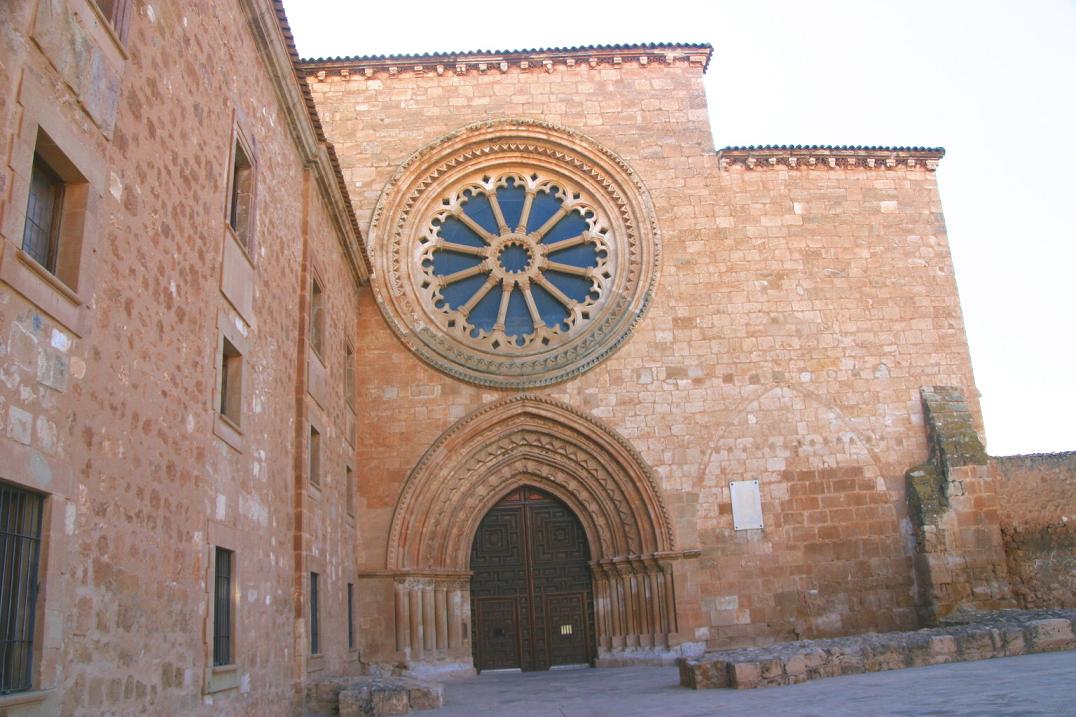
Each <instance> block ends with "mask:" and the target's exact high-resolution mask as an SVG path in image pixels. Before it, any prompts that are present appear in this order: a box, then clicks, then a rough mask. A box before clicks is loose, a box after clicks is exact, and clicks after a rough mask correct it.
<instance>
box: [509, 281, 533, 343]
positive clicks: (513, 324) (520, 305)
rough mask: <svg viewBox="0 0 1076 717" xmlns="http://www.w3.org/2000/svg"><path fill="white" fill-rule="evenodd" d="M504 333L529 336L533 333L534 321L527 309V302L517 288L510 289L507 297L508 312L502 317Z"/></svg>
mask: <svg viewBox="0 0 1076 717" xmlns="http://www.w3.org/2000/svg"><path fill="white" fill-rule="evenodd" d="M504 333H506V334H508V335H509V336H529V335H530V334H533V333H534V321H532V320H531V314H530V312H529V311H527V302H526V300H525V299H524V298H523V293H522V292H521V291H520V290H519V288H518V287H517V288H515V289H513V290H512V294H511V297H510V298H509V299H508V313H507V314H505V317H504Z"/></svg>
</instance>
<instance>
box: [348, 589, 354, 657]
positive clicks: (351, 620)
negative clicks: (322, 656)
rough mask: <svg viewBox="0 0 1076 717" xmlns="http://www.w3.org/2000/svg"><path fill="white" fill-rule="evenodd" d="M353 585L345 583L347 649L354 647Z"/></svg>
mask: <svg viewBox="0 0 1076 717" xmlns="http://www.w3.org/2000/svg"><path fill="white" fill-rule="evenodd" d="M354 601H355V586H354V585H353V584H351V583H348V584H347V649H349V650H353V649H355V616H354V609H355V608H354Z"/></svg>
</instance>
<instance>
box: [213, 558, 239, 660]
mask: <svg viewBox="0 0 1076 717" xmlns="http://www.w3.org/2000/svg"><path fill="white" fill-rule="evenodd" d="M233 555H234V553H232V551H231V550H225V549H224V548H217V556H216V560H215V563H216V568H215V570H214V572H215V573H216V576H215V580H214V590H213V664H214V665H230V664H232V662H233V661H234V658H233V656H232V556H233Z"/></svg>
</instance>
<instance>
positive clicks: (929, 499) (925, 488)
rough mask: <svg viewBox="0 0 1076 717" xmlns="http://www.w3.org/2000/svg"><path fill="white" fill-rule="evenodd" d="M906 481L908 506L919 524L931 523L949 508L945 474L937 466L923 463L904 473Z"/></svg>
mask: <svg viewBox="0 0 1076 717" xmlns="http://www.w3.org/2000/svg"><path fill="white" fill-rule="evenodd" d="M904 478H905V480H906V481H907V493H908V507H909V508H910V510H911V514H912V517H913V518H914V519H915V521H916V523H918V524H919V525H927V524H929V523H933V522H934V521H935V520H936V519H937V517H938V516H939V515H940V514H942V513H944V512H945V511H946V510H948V509H949V497H948V495H947V493H946V490H945V484H946V480H945V476H944V475H942V472H941V470H939V468H938V466H936V465H935V464H933V463H924V464H922V465H919V466H916V467H915V468H912V469H910V470H908V472H907V473H905V474H904Z"/></svg>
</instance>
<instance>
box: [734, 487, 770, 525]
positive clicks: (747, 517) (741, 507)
mask: <svg viewBox="0 0 1076 717" xmlns="http://www.w3.org/2000/svg"><path fill="white" fill-rule="evenodd" d="M729 492H730V493H732V527H733V528H735V529H736V530H757V529H759V528H761V527H762V496H761V494H760V493H759V490H758V481H757V480H734V481H731V482H729Z"/></svg>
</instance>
